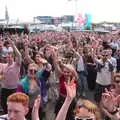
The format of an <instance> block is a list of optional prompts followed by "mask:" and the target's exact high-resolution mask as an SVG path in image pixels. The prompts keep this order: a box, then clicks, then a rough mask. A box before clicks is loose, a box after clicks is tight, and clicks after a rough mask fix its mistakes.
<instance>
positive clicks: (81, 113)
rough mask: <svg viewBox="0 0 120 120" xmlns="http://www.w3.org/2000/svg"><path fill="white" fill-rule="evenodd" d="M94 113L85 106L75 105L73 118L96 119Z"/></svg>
mask: <svg viewBox="0 0 120 120" xmlns="http://www.w3.org/2000/svg"><path fill="white" fill-rule="evenodd" d="M95 118H96V117H95V115H94V114H93V113H91V112H90V111H89V110H88V109H87V107H85V106H84V104H83V105H82V104H81V105H77V106H76V108H75V120H96V119H95Z"/></svg>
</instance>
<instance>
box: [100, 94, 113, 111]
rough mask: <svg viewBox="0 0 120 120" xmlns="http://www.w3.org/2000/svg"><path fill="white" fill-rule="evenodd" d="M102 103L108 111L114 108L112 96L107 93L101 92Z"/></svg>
mask: <svg viewBox="0 0 120 120" xmlns="http://www.w3.org/2000/svg"><path fill="white" fill-rule="evenodd" d="M102 104H103V106H104V107H105V108H106V109H107V110H108V111H109V112H113V111H114V108H115V102H114V97H113V96H112V95H111V94H109V93H103V94H102Z"/></svg>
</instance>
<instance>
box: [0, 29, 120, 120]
mask: <svg viewBox="0 0 120 120" xmlns="http://www.w3.org/2000/svg"><path fill="white" fill-rule="evenodd" d="M0 80H1V91H0V95H1V97H0V103H1V107H2V109H3V112H4V114H8V116H7V118H8V119H10V120H23V119H25V117H26V119H29V120H31V119H32V120H39V119H40V120H48V119H49V117H50V114H48V108H47V107H48V105H49V104H50V103H52V104H53V106H52V107H53V108H54V115H55V117H54V118H53V119H55V120H103V119H105V120H120V32H119V31H117V32H110V33H104V34H100V33H97V32H44V33H31V34H23V33H22V34H19V35H18V34H17V33H16V34H8V33H5V34H2V35H0ZM89 91H91V92H92V93H93V96H94V100H93V101H91V100H90V99H89V97H88V95H87V94H88V92H89ZM38 96H40V97H38ZM21 103H22V104H21ZM39 106H40V107H39ZM18 108H19V109H18ZM49 111H50V109H49ZM4 118H6V117H4Z"/></svg>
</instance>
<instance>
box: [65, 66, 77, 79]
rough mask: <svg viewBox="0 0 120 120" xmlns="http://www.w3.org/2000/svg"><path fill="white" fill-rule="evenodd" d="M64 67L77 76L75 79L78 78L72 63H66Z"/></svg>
mask: <svg viewBox="0 0 120 120" xmlns="http://www.w3.org/2000/svg"><path fill="white" fill-rule="evenodd" d="M64 68H67V69H68V70H69V71H70V72H71V73H72V75H73V76H74V77H75V80H77V79H78V75H77V72H76V70H75V68H74V67H73V66H72V65H71V64H64Z"/></svg>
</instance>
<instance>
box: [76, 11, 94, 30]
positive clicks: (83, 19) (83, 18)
mask: <svg viewBox="0 0 120 120" xmlns="http://www.w3.org/2000/svg"><path fill="white" fill-rule="evenodd" d="M75 23H76V25H78V26H82V27H84V28H86V27H90V26H91V24H92V20H91V15H90V14H81V13H79V14H77V15H76V16H75Z"/></svg>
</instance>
